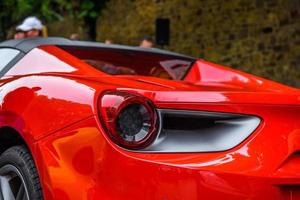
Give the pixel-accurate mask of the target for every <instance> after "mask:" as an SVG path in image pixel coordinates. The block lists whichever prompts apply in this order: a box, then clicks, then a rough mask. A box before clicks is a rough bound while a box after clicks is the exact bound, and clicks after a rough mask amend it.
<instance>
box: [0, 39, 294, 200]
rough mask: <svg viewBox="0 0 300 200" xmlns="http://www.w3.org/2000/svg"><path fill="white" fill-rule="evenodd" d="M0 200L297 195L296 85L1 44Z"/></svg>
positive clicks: (91, 47)
mask: <svg viewBox="0 0 300 200" xmlns="http://www.w3.org/2000/svg"><path fill="white" fill-rule="evenodd" d="M0 76H1V78H0V153H1V156H0V186H1V187H0V197H1V198H0V199H4V200H13V199H24V200H25V199H27V200H29V199H30V200H31V199H32V200H39V199H46V200H57V199H58V200H77V199H78V200H92V199H93V200H94V199H100V200H108V199H109V200H138V199H143V200H199V199H213V200H214V199H230V200H242V199H247V200H250V199H251V200H254V199H255V200H265V199H272V200H282V199H284V200H285V199H286V200H291V199H300V187H299V186H300V106H299V105H300V92H299V90H298V89H295V88H291V87H288V86H284V85H281V84H279V83H275V82H272V81H268V80H265V79H262V78H259V77H256V76H253V75H250V74H246V73H242V72H238V71H235V70H232V69H229V68H225V67H222V66H220V65H217V64H214V63H210V62H207V61H205V60H199V59H195V58H192V57H188V56H183V55H180V54H176V53H172V52H168V51H164V50H158V49H143V48H139V47H127V46H121V45H104V44H100V43H94V42H80V41H70V40H67V39H63V38H33V39H24V40H10V41H6V42H3V43H1V44H0Z"/></svg>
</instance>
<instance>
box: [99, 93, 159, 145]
mask: <svg viewBox="0 0 300 200" xmlns="http://www.w3.org/2000/svg"><path fill="white" fill-rule="evenodd" d="M99 111H100V112H99V113H100V120H101V123H102V124H103V126H104V128H105V130H106V132H107V133H108V135H109V136H110V138H111V139H112V140H113V141H114V142H115V143H117V144H118V145H120V146H122V147H124V148H127V149H142V148H145V147H146V146H148V145H149V144H151V143H152V141H153V140H154V139H155V138H156V135H157V132H158V128H157V126H158V117H157V114H156V111H155V109H154V107H153V105H152V103H151V102H150V101H149V100H148V99H146V98H144V97H142V96H139V95H135V94H131V93H127V92H120V91H110V92H106V93H104V94H103V95H102V97H101V99H100V101H99Z"/></svg>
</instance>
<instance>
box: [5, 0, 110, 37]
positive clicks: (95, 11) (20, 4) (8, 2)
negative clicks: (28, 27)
mask: <svg viewBox="0 0 300 200" xmlns="http://www.w3.org/2000/svg"><path fill="white" fill-rule="evenodd" d="M107 1H108V0H71V1H69V0H38V1H37V0H1V1H0V28H1V31H0V39H5V37H6V35H7V32H8V30H9V29H10V28H11V27H14V26H16V25H17V23H21V21H22V20H23V19H24V18H25V17H27V16H30V15H34V16H37V17H39V18H40V19H42V20H43V21H44V22H51V21H57V20H60V21H61V20H63V19H64V17H65V16H72V17H73V18H74V19H76V20H78V22H79V23H78V25H82V23H84V22H88V24H86V28H87V31H91V30H90V29H95V25H96V20H97V18H98V16H99V15H100V13H101V9H103V8H104V6H105V3H106V2H107ZM93 21H95V22H94V23H93ZM93 26H94V27H93ZM88 34H94V35H90V37H91V39H95V34H96V33H93V32H91V33H89V32H88Z"/></svg>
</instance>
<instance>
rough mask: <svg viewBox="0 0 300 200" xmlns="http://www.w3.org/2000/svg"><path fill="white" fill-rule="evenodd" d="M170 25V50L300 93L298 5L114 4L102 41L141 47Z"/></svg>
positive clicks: (194, 0)
mask: <svg viewBox="0 0 300 200" xmlns="http://www.w3.org/2000/svg"><path fill="white" fill-rule="evenodd" d="M157 17H168V18H170V19H171V43H170V46H168V47H166V48H168V49H170V50H174V51H177V52H180V53H184V54H189V55H193V56H196V57H201V58H204V59H206V60H210V61H213V62H217V63H220V64H223V65H227V66H230V67H233V68H238V69H240V70H243V71H246V72H250V73H254V74H257V75H260V76H263V77H266V78H270V79H273V80H276V81H279V82H282V83H285V84H289V85H292V86H299V87H300V1H299V0H185V1H182V0H131V1H127V0H126V1H124V0H111V1H110V2H109V3H108V5H107V8H106V9H105V10H104V11H103V14H102V16H101V17H100V18H99V22H98V40H100V41H103V40H104V39H106V38H110V39H113V40H114V41H115V42H116V43H121V44H130V45H137V44H138V41H139V39H140V38H141V37H142V36H143V35H151V36H153V35H154V31H155V30H154V21H155V19H156V18H157Z"/></svg>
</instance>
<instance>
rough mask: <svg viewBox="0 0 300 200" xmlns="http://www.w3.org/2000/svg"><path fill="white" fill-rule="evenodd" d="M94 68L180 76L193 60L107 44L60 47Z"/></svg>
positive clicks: (103, 70) (168, 76) (150, 74)
mask: <svg viewBox="0 0 300 200" xmlns="http://www.w3.org/2000/svg"><path fill="white" fill-rule="evenodd" d="M61 48H62V49H64V50H65V51H67V52H68V53H70V54H72V55H73V56H75V57H77V58H79V59H80V60H82V61H84V62H86V63H88V64H89V65H91V66H93V67H95V68H96V69H98V70H100V71H102V72H105V73H108V74H111V75H141V76H154V77H158V78H164V79H175V80H179V79H182V78H183V76H184V75H185V74H186V72H187V71H188V69H189V67H190V66H191V64H192V62H193V61H194V60H193V59H191V58H188V57H184V56H182V57H180V56H173V55H167V54H157V53H152V52H143V51H132V50H120V49H110V48H87V47H61Z"/></svg>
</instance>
